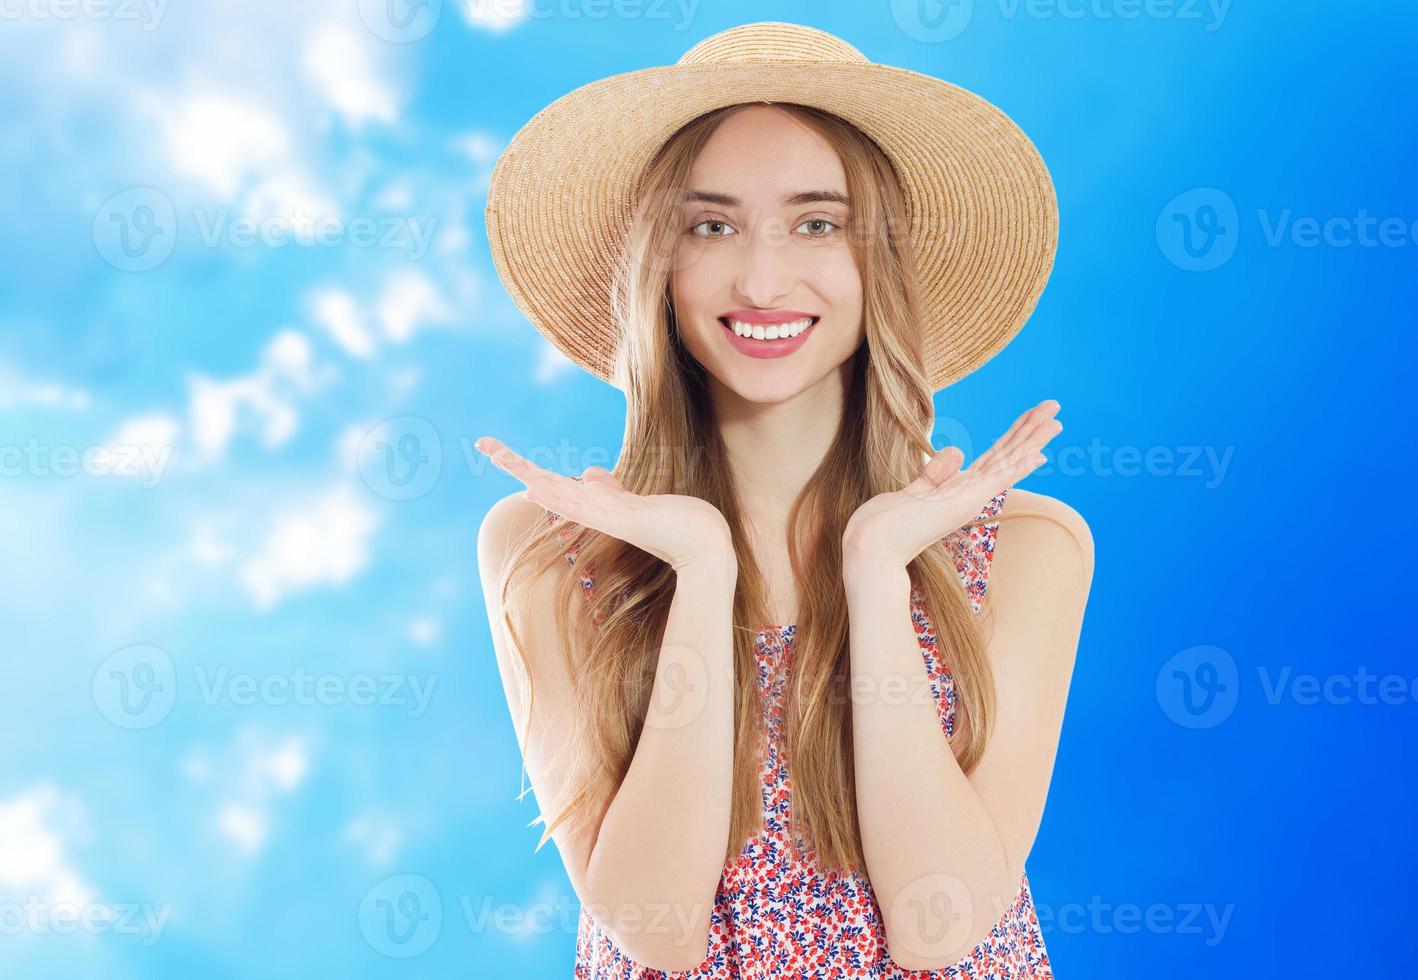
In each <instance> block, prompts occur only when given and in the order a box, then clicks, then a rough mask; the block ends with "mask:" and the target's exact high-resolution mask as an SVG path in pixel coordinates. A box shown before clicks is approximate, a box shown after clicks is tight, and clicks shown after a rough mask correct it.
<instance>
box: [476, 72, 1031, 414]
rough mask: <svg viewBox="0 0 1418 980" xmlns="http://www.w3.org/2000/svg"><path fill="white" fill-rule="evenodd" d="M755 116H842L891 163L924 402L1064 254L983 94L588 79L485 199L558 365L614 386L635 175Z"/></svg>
mask: <svg viewBox="0 0 1418 980" xmlns="http://www.w3.org/2000/svg"><path fill="white" fill-rule="evenodd" d="M765 101H766V102H797V103H801V104H804V105H809V106H813V107H816V108H820V109H823V110H825V111H827V112H831V113H833V114H835V115H837V116H840V117H841V118H843V119H845V120H846V121H847V122H849V123H852V124H853V125H855V126H857V127H858V128H859V129H861V130H862V131H863V132H864V133H866V134H868V135H869V136H870V137H871V138H872V139H874V140H875V141H876V142H877V144H878V145H879V146H880V147H881V149H882V151H883V152H884V153H885V154H886V155H887V157H888V158H889V159H890V160H891V162H892V164H893V165H894V166H895V168H896V172H897V174H898V177H899V179H900V180H901V183H902V188H903V190H904V191H905V196H906V198H907V207H908V209H909V212H910V213H909V219H910V229H911V241H912V243H913V245H914V247H915V250H916V259H917V264H918V267H919V269H920V271H921V305H922V310H921V313H922V318H923V322H922V334H923V347H924V352H925V360H926V371H927V375H928V378H929V381H930V383H931V386H932V390H936V391H938V390H940V389H941V388H944V387H946V386H948V385H950V384H952V383H954V382H955V381H957V380H959V379H960V378H962V377H964V376H965V375H967V374H969V373H970V372H971V371H974V370H975V369H976V368H978V367H980V366H981V365H982V364H984V363H985V362H986V361H988V360H989V359H990V358H991V357H993V356H994V355H995V354H997V353H998V352H999V351H1000V350H1001V349H1002V348H1003V347H1004V346H1005V345H1006V344H1008V343H1009V341H1010V340H1012V339H1013V338H1014V336H1015V335H1016V334H1017V333H1018V332H1019V330H1020V328H1021V327H1023V325H1024V323H1025V321H1026V320H1027V319H1028V318H1029V315H1030V313H1032V312H1033V310H1034V307H1035V305H1036V304H1037V302H1038V299H1039V296H1040V294H1041V293H1042V292H1043V289H1044V285H1045V283H1046V282H1047V281H1048V277H1049V272H1050V270H1051V268H1052V266H1053V260H1054V253H1055V250H1056V247H1057V242H1058V206H1057V201H1056V199H1055V196H1054V188H1053V183H1052V181H1051V180H1050V178H1049V172H1048V169H1047V168H1046V167H1045V165H1044V161H1043V159H1042V158H1041V157H1040V155H1039V153H1038V151H1037V150H1036V149H1035V147H1034V145H1033V143H1032V142H1030V140H1029V138H1028V137H1027V136H1026V135H1025V134H1024V132H1023V131H1022V130H1021V129H1020V128H1019V127H1018V126H1017V125H1015V123H1014V122H1013V121H1012V120H1011V119H1010V118H1009V117H1008V116H1006V115H1005V114H1004V113H1003V112H1002V111H1001V110H1000V109H998V108H997V107H995V106H994V105H992V104H991V103H989V102H988V101H986V100H985V99H982V98H980V97H979V96H978V95H975V94H974V93H972V92H969V91H967V90H965V89H962V88H960V87H958V86H956V85H952V84H951V83H949V82H945V81H943V80H941V79H938V78H935V77H933V76H930V75H924V74H921V73H920V72H915V71H911V70H909V69H905V68H897V67H894V66H890V65H879V64H875V63H872V62H862V63H860V64H858V63H850V62H809V63H802V62H798V63H786V64H785V63H781V62H759V63H733V64H712V65H707V64H697V65H669V66H661V67H652V68H644V69H640V70H637V71H632V72H627V73H624V74H620V75H612V76H609V77H607V78H603V79H599V80H597V81H594V82H591V83H589V84H586V85H583V86H581V87H580V88H578V89H575V90H574V91H572V92H570V93H568V94H567V95H564V96H562V97H561V98H559V99H557V100H556V101H555V102H553V103H552V104H551V105H549V106H547V107H546V108H545V109H543V110H542V111H541V112H539V113H537V115H536V116H534V117H533V118H532V119H531V120H530V121H529V122H528V123H527V124H526V125H525V126H524V127H523V128H522V129H521V130H519V131H518V133H517V134H516V136H514V137H513V139H512V141H511V143H509V144H508V146H507V148H506V149H505V150H504V152H503V153H502V155H501V157H500V158H499V159H498V161H497V165H496V166H495V168H494V169H493V173H492V177H491V182H490V185H489V189H488V205H487V211H486V218H487V233H488V246H489V248H490V250H491V252H492V257H493V262H494V264H495V266H496V268H497V272H498V275H499V276H500V277H501V279H502V281H503V284H504V285H505V286H506V288H507V290H508V292H509V294H510V295H511V296H512V297H513V300H514V301H515V302H516V303H517V305H518V307H519V308H520V309H521V310H522V311H523V312H524V313H525V314H526V315H527V317H528V318H529V319H530V320H531V321H532V323H533V325H534V326H536V328H537V329H538V330H540V331H541V332H542V333H543V334H544V335H545V336H546V337H547V338H548V339H549V340H550V341H551V343H552V344H553V345H555V346H556V348H557V349H558V350H560V351H561V352H562V353H563V354H565V355H566V356H567V357H568V358H570V359H571V360H572V361H574V362H575V363H577V364H579V365H580V366H581V367H583V368H585V369H586V370H587V371H590V372H591V373H592V374H593V375H595V376H596V377H598V378H601V379H602V380H604V381H607V382H608V383H612V384H614V383H615V382H614V381H613V380H612V377H611V371H612V364H613V359H614V352H615V345H616V341H617V336H618V331H619V326H618V325H617V324H615V323H613V322H612V316H611V306H610V290H611V286H612V275H613V268H614V265H615V260H616V259H617V258H618V257H619V256H620V254H621V253H620V250H621V249H622V248H623V243H624V241H625V239H626V235H627V234H628V231H629V227H630V221H631V218H632V215H633V208H634V191H635V187H636V182H637V179H638V177H639V175H640V173H641V171H642V170H643V169H644V167H645V165H646V164H647V163H648V162H649V161H650V159H651V158H652V157H653V156H654V154H655V152H656V151H657V150H658V149H659V148H660V147H661V146H662V145H663V143H664V142H665V140H667V139H668V138H669V137H670V136H671V135H673V134H674V133H675V132H676V131H677V130H678V129H679V128H680V127H681V126H683V125H684V124H685V123H687V122H689V121H690V120H691V119H693V118H695V117H696V116H699V115H702V114H703V113H706V112H709V111H711V110H713V109H717V108H720V107H722V106H727V105H735V104H738V103H744V102H765Z"/></svg>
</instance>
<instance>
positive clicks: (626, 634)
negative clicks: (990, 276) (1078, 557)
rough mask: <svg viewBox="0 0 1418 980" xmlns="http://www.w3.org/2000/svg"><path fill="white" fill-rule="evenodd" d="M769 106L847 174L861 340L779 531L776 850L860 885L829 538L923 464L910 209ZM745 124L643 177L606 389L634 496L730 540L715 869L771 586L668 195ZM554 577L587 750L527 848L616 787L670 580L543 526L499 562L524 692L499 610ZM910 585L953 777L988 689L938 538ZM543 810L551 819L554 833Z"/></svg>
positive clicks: (882, 159) (633, 558) (642, 706)
mask: <svg viewBox="0 0 1418 980" xmlns="http://www.w3.org/2000/svg"><path fill="white" fill-rule="evenodd" d="M774 105H776V106H777V107H779V108H781V109H783V110H784V111H787V112H789V113H791V114H792V115H794V116H795V117H797V118H798V119H800V120H802V121H803V122H804V123H806V124H807V125H809V126H811V127H812V128H813V129H814V130H815V131H816V132H818V133H819V134H821V136H822V137H823V138H824V139H826V140H827V141H828V143H830V144H831V146H832V147H833V148H834V149H835V150H836V152H837V153H838V155H839V156H840V158H841V160H842V164H843V167H844V169H845V172H846V178H847V194H848V197H849V199H850V200H851V201H852V208H851V213H850V215H849V217H848V225H849V227H848V229H847V231H848V233H849V235H850V241H851V243H852V248H853V250H854V255H855V258H856V262H857V267H858V269H859V270H860V273H861V278H862V284H863V317H864V320H865V326H866V342H865V343H864V344H863V345H862V347H861V348H860V349H858V351H857V352H856V354H855V355H854V356H853V359H852V364H851V380H850V384H849V390H848V392H847V397H846V400H845V406H844V411H843V417H842V421H841V426H840V428H839V429H838V434H837V438H836V440H835V441H834V442H833V443H832V445H831V447H830V449H829V450H828V452H827V455H826V456H825V457H824V459H823V460H822V463H821V465H820V466H819V467H818V469H817V471H816V472H815V473H814V474H813V475H812V477H811V478H810V479H809V480H808V482H807V484H806V486H805V487H804V488H803V491H802V493H801V495H800V496H799V497H798V499H797V500H796V501H795V502H794V503H793V506H792V509H791V512H790V515H789V519H788V547H789V555H790V560H791V563H792V570H793V576H794V578H795V580H796V582H797V584H798V595H799V597H800V602H801V607H800V614H799V617H798V621H797V633H796V636H795V638H794V653H793V665H792V668H791V673H790V677H789V682H788V683H787V684H786V685H785V691H784V713H783V720H782V731H783V737H784V748H785V752H786V755H787V758H788V759H789V760H790V764H791V770H792V779H793V795H792V802H791V818H790V819H791V822H792V824H793V828H792V833H791V834H790V835H789V839H790V840H793V839H795V838H796V837H797V836H799V835H801V836H802V837H803V839H804V840H806V841H808V842H810V846H811V847H812V850H813V852H814V856H815V858H816V860H817V863H818V864H819V866H820V867H822V868H824V869H826V868H837V869H847V870H856V871H860V870H862V869H863V867H864V863H863V857H862V848H861V839H860V835H859V829H858V824H857V810H856V802H855V781H854V775H853V756H852V716H851V704H850V699H848V698H845V697H844V696H843V694H842V692H843V691H844V690H845V689H846V687H847V685H848V682H849V660H848V621H847V613H846V605H845V601H844V595H843V586H842V574H841V573H842V553H841V538H842V531H843V528H844V527H845V525H846V522H847V519H848V518H849V517H850V516H851V515H852V513H853V512H854V511H855V510H856V508H857V507H858V506H859V505H860V504H862V503H863V502H864V501H866V500H867V499H869V498H870V497H872V496H874V495H876V494H878V493H882V492H885V491H889V490H898V489H900V488H901V487H902V486H904V485H905V484H907V483H909V482H910V481H911V480H913V479H915V478H916V477H917V476H918V475H919V473H920V470H921V466H922V464H923V462H924V460H925V458H926V457H927V456H928V455H929V454H931V453H932V452H933V451H934V450H933V448H932V446H931V443H930V432H931V429H932V426H933V424H934V419H935V412H934V405H933V402H932V399H931V395H932V392H931V388H930V385H929V384H928V382H927V380H926V373H925V364H924V355H923V351H922V347H921V343H920V337H919V332H918V324H919V322H920V319H921V318H920V315H919V306H918V302H919V301H918V286H917V272H916V265H915V258H914V254H913V252H912V249H911V247H910V242H909V237H908V227H909V226H908V218H907V212H906V206H905V201H904V198H903V196H902V192H901V189H900V185H899V184H898V182H897V179H896V175H895V171H894V169H893V167H892V164H891V162H890V161H889V160H888V159H887V157H886V156H885V155H884V154H883V153H882V151H881V149H880V148H879V147H878V146H877V145H876V144H875V143H874V142H873V141H872V140H870V139H869V138H868V137H867V136H865V135H864V134H863V133H862V132H861V131H860V130H858V129H857V128H856V127H854V126H852V125H850V124H849V123H847V122H845V121H844V120H842V119H840V118H838V117H837V116H834V115H832V114H830V113H827V112H824V111H821V110H818V109H815V108H812V107H808V106H801V105H796V104H792V103H774ZM741 108H743V106H741V105H738V106H727V107H724V108H721V109H717V110H715V111H713V112H710V113H707V114H705V115H703V116H700V117H699V118H697V119H695V120H693V121H691V122H690V123H688V124H687V125H685V126H684V127H682V128H681V129H680V130H679V131H678V132H676V133H675V134H674V135H673V136H672V137H671V138H670V139H669V140H668V141H667V142H666V143H665V145H664V146H663V147H662V148H661V150H660V152H659V153H658V155H657V156H656V157H655V159H654V160H653V161H652V162H651V163H650V165H649V166H648V167H647V168H646V170H645V171H644V173H643V175H642V177H641V182H640V185H639V194H638V197H637V207H636V210H635V214H634V215H633V220H632V223H631V229H630V235H629V238H628V241H627V243H626V249H625V252H624V255H623V256H622V257H621V262H620V264H619V267H618V269H617V276H616V283H615V288H614V294H613V298H612V299H613V309H614V311H615V313H614V315H615V318H616V321H617V322H618V324H619V325H620V327H621V337H622V340H621V343H620V346H619V348H618V350H617V353H616V363H615V372H616V374H615V379H616V383H617V384H618V385H619V386H620V387H621V388H622V389H623V390H624V392H625V394H626V402H627V406H628V410H627V413H626V423H625V438H624V446H623V449H622V451H621V455H620V459H619V461H618V462H617V464H616V466H615V469H614V473H615V475H616V477H617V479H619V480H620V482H621V483H622V484H623V485H624V486H625V487H626V488H627V489H628V490H630V491H632V492H635V493H640V494H656V493H675V494H688V495H692V496H696V497H700V498H702V499H704V500H707V501H709V502H710V503H712V504H714V505H715V506H716V507H718V508H719V510H720V512H722V514H723V515H724V518H725V519H726V520H727V521H728V523H729V526H730V528H731V529H732V531H733V537H734V542H735V545H734V546H735V550H736V552H737V555H738V584H737V592H736V594H735V596H734V606H733V615H734V625H735V629H734V634H733V635H734V654H733V656H734V667H735V678H736V680H735V685H736V692H735V718H736V721H735V728H734V766H735V769H734V772H735V775H734V785H733V801H732V817H731V825H730V836H729V846H728V850H727V853H726V854H725V859H726V860H732V859H733V858H735V857H737V856H738V854H739V853H740V851H741V849H742V847H743V845H744V844H745V843H746V842H747V841H748V840H749V839H750V838H752V837H753V836H754V834H755V833H757V831H758V830H759V829H760V828H761V826H762V822H763V813H762V797H761V795H760V789H759V771H760V769H759V767H760V764H761V757H760V752H761V746H762V736H763V726H764V719H763V713H762V710H761V703H760V699H759V693H758V675H757V667H756V663H757V661H756V651H755V641H756V638H757V636H758V634H759V632H760V630H761V629H763V628H764V627H766V626H767V624H768V623H769V619H768V615H769V614H768V604H767V597H766V582H765V578H764V575H763V573H762V572H761V570H760V569H759V568H758V567H757V565H756V564H755V563H754V560H753V555H752V554H751V552H750V551H749V549H748V548H747V547H746V546H745V544H744V542H745V540H746V537H745V533H744V518H743V512H742V510H741V508H740V502H739V500H738V497H737V494H736V493H735V490H734V487H733V485H732V483H731V480H730V477H729V468H728V466H727V464H726V460H725V449H724V444H723V441H722V440H721V438H720V433H719V429H718V426H717V425H716V423H715V419H714V417H713V414H712V409H711V405H710V402H709V399H708V395H707V390H706V387H705V384H704V374H705V372H704V369H703V367H702V366H700V365H699V364H698V363H697V362H696V361H694V359H693V358H692V357H690V356H689V354H688V353H687V352H686V351H685V349H684V347H683V346H682V345H681V343H680V341H679V338H678V336H677V330H676V327H675V323H674V310H673V306H672V303H671V302H670V291H669V276H670V271H671V270H670V265H671V258H672V257H673V256H674V254H675V251H676V249H677V246H678V242H679V236H680V235H681V233H682V231H683V229H682V228H681V227H680V221H681V218H680V202H679V200H678V199H677V198H676V195H677V194H678V192H679V191H680V190H681V189H682V188H684V187H685V185H686V183H687V180H688V175H689V172H690V168H691V166H692V165H693V163H694V161H695V158H696V157H697V156H698V154H699V152H700V150H701V149H702V148H703V146H704V145H705V143H706V142H707V141H708V139H709V138H710V136H712V135H713V133H714V131H715V130H716V129H717V128H718V127H719V125H720V124H722V123H723V121H724V120H725V119H726V118H728V116H729V115H730V114H732V113H734V112H736V111H738V110H739V109H741ZM1007 516H1008V515H1000V517H997V518H992V520H999V519H1002V518H1005V517H1007ZM973 526H975V524H973V523H972V524H971V525H967V527H973ZM573 547H574V548H576V549H577V551H578V557H577V561H576V564H577V567H576V569H575V571H574V573H573V571H572V570H570V569H568V567H567V563H566V562H565V560H564V555H565V553H566V551H568V550H569V549H571V548H573ZM552 569H558V570H559V571H558V574H560V575H561V576H562V577H563V579H564V587H560V588H559V589H558V595H559V601H558V603H557V609H556V615H557V616H558V617H559V618H560V619H559V621H560V623H561V624H563V625H564V626H565V627H566V628H563V629H558V630H556V631H554V635H556V636H558V637H561V638H564V640H565V645H564V646H563V649H562V650H561V651H560V653H561V655H562V656H563V657H564V658H565V659H566V662H567V663H568V664H569V665H570V667H571V670H572V677H573V681H574V684H575V688H576V692H577V698H576V703H577V704H578V705H579V706H580V708H581V709H582V710H581V712H580V715H579V716H578V718H577V719H576V721H577V723H578V724H580V725H581V726H582V737H579V738H573V739H568V740H567V742H566V744H565V746H564V748H563V751H565V752H567V753H569V754H570V756H571V757H572V758H571V759H570V763H569V764H570V766H571V771H572V772H573V773H575V774H576V776H575V778H574V779H572V780H571V781H570V783H569V784H568V785H569V786H570V789H569V790H568V791H567V792H566V793H564V794H563V797H564V798H563V799H558V800H554V801H547V800H543V801H542V803H543V807H544V811H543V815H542V816H541V817H539V818H538V819H539V820H541V821H542V822H543V823H545V824H546V827H545V830H544V832H543V834H542V838H541V840H540V841H539V843H538V845H537V846H538V847H539V848H540V847H541V846H542V844H544V843H546V841H547V839H549V838H550V836H551V834H552V831H553V830H554V829H555V828H556V827H557V826H558V825H559V824H560V823H561V822H562V821H570V826H571V827H572V828H576V829H584V828H586V827H591V826H596V825H597V824H598V823H599V821H600V820H601V819H602V818H603V817H604V815H605V811H606V809H607V807H608V806H609V804H610V802H611V799H612V798H613V797H614V795H615V792H616V790H617V789H618V788H619V786H620V783H621V781H622V780H623V779H624V777H625V774H626V771H627V770H628V768H629V766H630V762H631V759H632V757H633V756H634V753H635V746H636V742H637V740H638V738H639V733H640V730H641V727H642V724H643V722H644V719H645V716H646V712H647V706H648V704H649V698H650V694H651V688H652V685H653V681H654V677H655V668H656V663H657V658H658V654H659V649H660V643H661V638H662V637H663V634H664V628H665V621H666V618H667V616H668V613H669V605H670V601H671V599H672V597H673V595H674V588H675V575H674V573H673V571H672V569H670V567H669V566H668V565H666V564H665V563H663V562H661V561H660V560H659V559H657V558H655V557H653V556H652V555H650V554H648V553H646V552H644V551H642V550H640V549H638V548H635V547H632V546H630V545H627V544H625V543H624V542H622V541H620V540H618V539H615V538H612V537H610V536H608V535H605V534H602V533H600V532H597V531H595V530H593V529H591V528H586V527H582V526H580V525H576V524H573V523H572V522H570V521H556V522H551V521H543V522H538V523H537V525H536V526H535V527H534V528H532V530H531V531H530V532H529V534H528V535H527V536H526V538H525V539H524V540H523V541H522V542H521V543H520V545H519V546H518V547H517V548H515V549H514V552H513V554H512V555H511V556H510V558H509V561H508V562H507V566H506V572H505V574H504V578H503V583H502V600H503V609H504V620H505V622H506V625H507V628H508V630H509V636H510V637H511V638H512V641H513V644H514V645H515V646H516V647H517V650H518V653H519V655H520V656H521V658H522V662H523V666H524V668H525V669H526V675H527V681H528V683H530V676H531V672H530V665H529V664H528V663H527V658H526V653H525V652H524V651H523V650H522V647H521V645H520V643H518V642H517V637H518V636H519V635H524V633H525V631H522V630H517V629H515V628H514V624H513V615H514V613H517V614H520V615H521V616H523V617H525V616H526V615H529V614H530V610H528V609H525V608H523V604H522V603H516V604H515V605H513V604H511V603H512V602H513V600H515V599H516V598H517V597H518V596H522V595H526V594H527V591H528V590H524V589H521V588H514V587H513V582H514V580H516V579H518V578H520V577H522V576H539V575H541V574H543V573H544V572H547V571H549V570H552ZM582 569H589V570H594V575H595V579H596V586H595V594H594V598H593V599H592V602H593V603H594V608H588V607H587V604H586V602H585V601H584V599H583V597H582V588H581V585H580V583H579V581H578V576H579V573H580V572H581V571H582ZM908 572H909V575H910V579H911V582H912V586H913V588H915V589H916V590H918V591H919V592H920V593H921V595H922V597H923V600H924V603H925V607H926V608H927V610H928V611H929V615H930V618H931V622H932V624H933V625H934V626H935V631H936V635H937V637H938V639H939V642H940V649H941V650H942V651H945V652H948V655H949V669H950V671H951V673H952V675H953V677H954V681H955V686H956V691H957V698H958V700H957V704H956V711H957V716H958V719H959V720H960V722H961V724H960V725H959V726H958V728H957V730H956V731H955V733H954V735H953V736H952V740H951V743H952V747H953V749H954V752H955V754H956V756H957V758H958V759H959V761H960V764H961V766H962V768H963V769H964V770H965V772H967V773H968V772H970V771H971V770H972V769H974V767H975V766H976V765H977V764H978V762H979V760H980V756H981V755H982V753H983V751H984V746H985V743H986V741H987V740H988V738H989V734H990V730H991V725H992V722H993V718H994V714H995V710H994V703H995V687H994V679H993V676H992V674H991V672H990V669H989V666H988V663H987V660H986V657H985V643H986V638H985V634H984V628H985V625H986V623H985V622H983V621H981V620H980V619H977V617H976V615H975V614H974V612H973V611H972V609H971V606H970V602H969V599H968V598H967V597H966V595H965V591H964V588H963V586H962V584H961V581H960V578H959V575H958V573H957V571H956V567H955V563H954V558H953V556H952V554H951V552H950V549H949V548H948V547H946V545H945V542H944V541H942V542H941V543H940V544H938V545H935V546H932V547H931V548H928V549H927V550H926V551H924V552H923V553H922V554H921V555H920V556H919V557H917V558H916V559H915V560H914V561H912V562H911V563H910V565H909V567H908ZM592 614H594V619H595V620H596V621H595V622H593V615H592ZM524 623H525V620H524ZM573 651H574V654H573ZM530 718H531V715H530V711H529V713H528V721H529V722H530ZM523 744H525V740H524V742H523ZM549 804H550V805H549ZM547 812H552V813H553V814H554V817H553V818H552V819H551V820H550V822H547V821H546V813H547ZM533 822H534V823H535V822H536V821H533Z"/></svg>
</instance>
